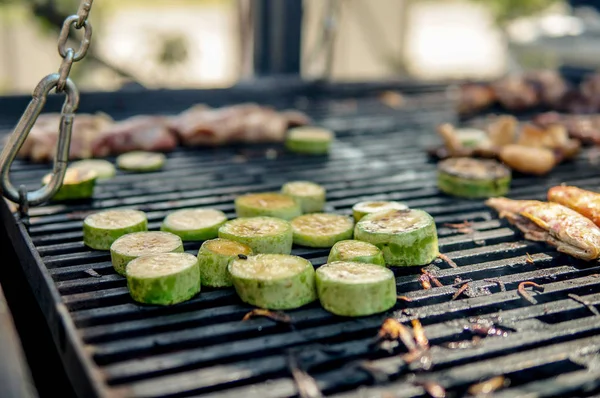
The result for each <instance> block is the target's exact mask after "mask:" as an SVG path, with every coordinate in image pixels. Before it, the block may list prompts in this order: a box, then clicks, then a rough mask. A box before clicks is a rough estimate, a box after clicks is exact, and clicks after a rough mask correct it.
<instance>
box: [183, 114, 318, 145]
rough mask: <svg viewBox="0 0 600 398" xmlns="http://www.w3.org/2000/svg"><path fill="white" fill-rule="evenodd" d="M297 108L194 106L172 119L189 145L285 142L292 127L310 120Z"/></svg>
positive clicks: (184, 142)
mask: <svg viewBox="0 0 600 398" xmlns="http://www.w3.org/2000/svg"><path fill="white" fill-rule="evenodd" d="M303 116H304V115H303V114H301V113H299V112H296V111H286V112H281V113H279V112H277V111H275V110H273V109H271V108H268V107H263V106H259V105H257V104H240V105H236V106H230V107H225V108H217V109H211V108H207V107H205V106H195V107H193V108H191V109H188V110H187V111H185V112H183V113H181V114H180V115H178V116H176V117H174V118H172V119H171V127H172V128H173V129H174V130H175V131H176V132H177V134H178V136H179V139H180V141H181V142H182V143H183V144H184V145H186V146H198V145H223V144H227V143H233V142H277V141H282V140H283V138H284V136H285V133H286V131H287V129H288V127H290V126H297V125H302V124H306V123H307V122H309V119H308V117H306V116H304V117H303Z"/></svg>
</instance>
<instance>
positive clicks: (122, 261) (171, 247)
mask: <svg viewBox="0 0 600 398" xmlns="http://www.w3.org/2000/svg"><path fill="white" fill-rule="evenodd" d="M181 252H183V242H181V238H180V237H179V236H177V235H174V234H171V233H169V232H158V231H146V232H134V233H131V234H127V235H123V236H121V237H120V238H119V239H117V240H115V241H114V242H113V244H112V245H111V246H110V260H111V262H112V265H113V268H114V269H115V271H117V273H118V274H120V275H125V267H126V266H127V264H128V263H129V262H130V261H131V260H133V259H134V258H138V257H141V256H145V255H148V254H159V253H181Z"/></svg>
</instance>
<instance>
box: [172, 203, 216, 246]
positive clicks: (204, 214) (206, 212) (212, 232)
mask: <svg viewBox="0 0 600 398" xmlns="http://www.w3.org/2000/svg"><path fill="white" fill-rule="evenodd" d="M226 221H227V216H226V215H225V213H223V212H222V211H220V210H215V209H184V210H177V211H175V212H173V213H171V214H169V215H167V217H165V219H164V221H163V223H162V225H161V226H160V230H161V231H165V232H170V233H172V234H175V235H177V236H179V237H180V238H181V239H182V240H183V241H199V240H207V239H214V238H216V237H217V235H218V233H219V228H220V227H221V225H223V224H225V222H226Z"/></svg>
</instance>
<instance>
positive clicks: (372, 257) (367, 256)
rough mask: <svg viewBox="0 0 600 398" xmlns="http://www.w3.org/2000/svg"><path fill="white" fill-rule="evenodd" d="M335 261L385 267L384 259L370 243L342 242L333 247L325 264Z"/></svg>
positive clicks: (358, 241)
mask: <svg viewBox="0 0 600 398" xmlns="http://www.w3.org/2000/svg"><path fill="white" fill-rule="evenodd" d="M335 261H352V262H355V263H367V264H376V265H383V266H385V259H384V258H383V253H382V252H381V250H379V248H378V247H377V246H375V245H373V244H371V243H368V242H362V241H360V240H342V241H339V242H337V243H336V244H335V245H333V247H332V248H331V251H330V252H329V257H328V258H327V262H328V263H333V262H335Z"/></svg>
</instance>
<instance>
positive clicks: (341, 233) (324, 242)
mask: <svg viewBox="0 0 600 398" xmlns="http://www.w3.org/2000/svg"><path fill="white" fill-rule="evenodd" d="M291 224H292V229H293V230H294V243H295V244H297V245H302V246H308V247H331V246H333V245H334V244H335V243H336V242H339V241H341V240H345V239H352V232H353V230H354V222H352V220H351V219H350V218H349V217H346V216H342V215H339V214H328V213H313V214H305V215H303V216H299V217H296V218H294V219H293V220H292V222H291Z"/></svg>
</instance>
